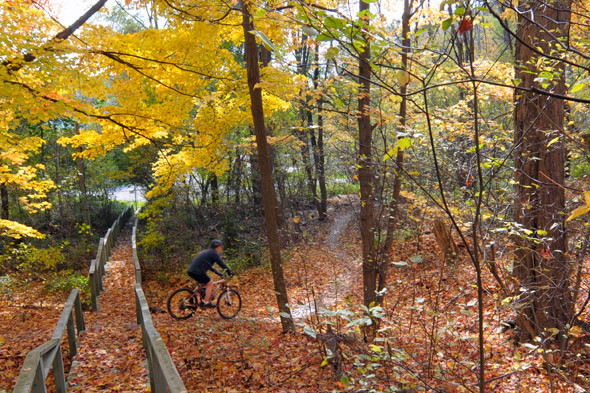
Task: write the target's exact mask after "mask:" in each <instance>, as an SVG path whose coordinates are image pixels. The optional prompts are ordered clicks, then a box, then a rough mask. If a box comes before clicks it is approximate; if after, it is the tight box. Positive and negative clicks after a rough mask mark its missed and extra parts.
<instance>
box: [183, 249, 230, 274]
mask: <svg viewBox="0 0 590 393" xmlns="http://www.w3.org/2000/svg"><path fill="white" fill-rule="evenodd" d="M215 263H217V265H218V266H219V267H220V268H221V273H224V272H225V273H226V274H229V275H231V274H232V272H231V270H230V269H229V267H227V265H226V264H225V263H224V262H223V260H222V259H221V256H220V255H219V254H218V253H217V251H215V249H214V248H208V249H206V250H204V251H201V253H200V254H199V255H197V256H196V257H194V258H193V260H192V261H191V263H190V265H188V269H187V271H188V272H190V273H207V272H208V271H209V270H211V271H213V272H215V273H217V274H219V275H221V274H220V273H219V272H218V271H217V270H215V269H214V268H213V264H215Z"/></svg>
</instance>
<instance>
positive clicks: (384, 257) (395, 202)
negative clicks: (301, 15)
mask: <svg viewBox="0 0 590 393" xmlns="http://www.w3.org/2000/svg"><path fill="white" fill-rule="evenodd" d="M413 5H414V1H413V0H404V12H403V14H402V58H401V60H402V69H404V70H408V53H409V52H410V44H411V40H410V17H411V16H412V8H413ZM406 92H407V84H404V85H403V86H400V94H401V99H402V100H401V103H400V105H399V118H400V124H399V128H400V130H401V131H402V132H404V133H405V131H406V123H407V116H408V113H407V112H408V110H407V107H408V99H407V97H406V96H405V94H406ZM403 168H404V151H403V150H402V149H398V150H397V156H396V159H395V177H394V180H393V192H392V194H391V202H390V204H389V209H388V214H389V216H388V217H387V233H386V235H385V243H384V245H383V247H382V249H381V250H380V255H379V281H378V283H377V293H378V294H379V295H378V299H377V301H378V302H379V303H382V302H383V295H382V294H383V293H384V292H383V289H385V286H386V284H387V270H388V269H387V268H388V266H389V258H390V255H391V249H392V247H393V238H394V232H395V227H396V224H397V220H398V216H399V214H398V209H399V204H400V202H399V199H400V193H401V188H402V171H403Z"/></svg>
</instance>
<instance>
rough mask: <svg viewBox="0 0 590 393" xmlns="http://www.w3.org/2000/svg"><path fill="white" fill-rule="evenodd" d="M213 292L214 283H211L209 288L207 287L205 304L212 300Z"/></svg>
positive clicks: (208, 284) (208, 285)
mask: <svg viewBox="0 0 590 393" xmlns="http://www.w3.org/2000/svg"><path fill="white" fill-rule="evenodd" d="M212 292H213V281H209V282H208V283H207V286H206V287H205V299H203V301H204V302H205V303H209V301H210V300H211V293H212Z"/></svg>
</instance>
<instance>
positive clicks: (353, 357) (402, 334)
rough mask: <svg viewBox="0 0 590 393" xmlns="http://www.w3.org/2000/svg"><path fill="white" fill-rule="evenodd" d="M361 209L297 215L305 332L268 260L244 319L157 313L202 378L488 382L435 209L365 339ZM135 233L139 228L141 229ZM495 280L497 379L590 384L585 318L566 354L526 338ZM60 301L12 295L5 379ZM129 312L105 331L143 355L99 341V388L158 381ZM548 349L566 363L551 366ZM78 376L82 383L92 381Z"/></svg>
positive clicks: (258, 385)
mask: <svg viewBox="0 0 590 393" xmlns="http://www.w3.org/2000/svg"><path fill="white" fill-rule="evenodd" d="M357 211H358V201H357V200H356V199H355V198H349V197H340V198H333V199H332V200H331V201H330V211H329V216H330V218H329V220H328V221H327V222H324V223H320V222H317V220H314V219H312V218H311V217H310V216H311V214H307V215H306V214H304V213H302V214H301V216H300V217H298V218H297V220H296V221H297V224H296V225H292V231H295V232H296V233H295V236H293V238H299V239H300V241H299V242H298V244H296V245H291V246H289V247H287V248H286V249H285V250H284V255H283V257H284V260H285V261H286V262H285V265H284V269H285V279H286V282H287V286H288V290H289V299H290V302H291V308H292V309H293V316H294V320H295V322H296V324H297V328H298V333H295V334H283V333H281V325H280V321H279V319H278V311H277V307H276V297H275V296H274V293H273V290H272V288H273V285H272V275H271V272H270V269H269V268H268V267H264V266H263V267H259V268H255V269H251V270H248V271H245V272H241V273H240V274H239V276H238V281H239V290H240V293H241V294H242V300H243V306H242V310H241V312H240V314H239V315H238V317H236V318H235V319H232V320H224V319H222V318H221V317H220V316H219V315H218V314H217V311H216V310H214V309H211V310H206V311H200V312H199V313H198V314H197V315H195V316H193V317H192V318H191V319H188V320H185V321H176V320H174V319H172V318H171V317H170V316H169V315H168V314H166V313H155V314H153V315H152V317H153V319H154V324H155V326H156V328H157V329H158V331H159V332H160V335H161V336H162V338H163V339H164V342H165V343H166V345H167V347H168V350H169V352H170V354H171V356H172V358H173V360H174V362H175V364H176V367H177V369H178V371H179V373H180V375H181V377H182V379H183V380H184V382H185V385H186V387H187V389H188V391H189V392H210V393H215V392H332V391H340V392H345V391H351V392H370V391H387V392H394V391H400V392H401V391H404V392H408V393H409V392H421V391H426V392H475V391H478V387H477V375H478V370H479V368H478V353H479V352H478V335H477V297H476V289H475V288H474V284H475V282H476V280H475V272H474V269H473V266H472V265H471V264H470V262H469V261H468V259H467V258H466V257H465V256H464V255H459V256H458V257H457V258H455V259H452V260H443V258H441V255H440V252H439V250H438V248H437V245H436V241H435V239H434V235H433V234H432V233H431V231H430V229H429V228H430V222H431V220H432V217H428V216H427V215H423V216H422V219H421V220H418V221H416V222H414V223H413V224H412V225H414V227H415V230H412V231H410V230H403V231H400V237H399V238H398V239H397V240H396V246H395V247H394V252H393V253H392V265H391V267H390V269H389V280H388V292H387V293H386V295H385V304H384V307H383V315H382V320H381V326H380V328H381V329H380V333H379V335H378V337H379V340H378V341H376V342H375V344H376V345H372V344H367V343H366V342H365V341H364V340H363V335H362V330H361V329H360V328H359V325H360V324H361V323H362V322H363V321H366V311H364V310H363V309H362V307H360V306H359V304H361V303H362V291H361V282H362V280H361V272H362V267H361V259H360V237H359V234H358V229H357V228H358V226H357V222H358V216H357ZM293 221H295V220H293ZM122 236H124V237H125V236H129V235H128V231H127V232H124V233H123V235H122ZM122 244H127V243H124V242H123V243H122ZM124 247H128V245H127V246H124ZM128 248H129V250H127V251H122V252H123V254H124V255H123V254H117V252H116V251H115V253H114V255H113V257H112V259H113V260H114V261H123V260H125V261H128V256H129V253H130V247H128ZM500 262H501V261H500V259H499V260H498V264H500ZM115 265H116V264H113V267H114V266H115ZM121 268H122V269H123V270H121V271H124V269H125V268H123V267H121ZM117 269H118V268H117ZM115 271H119V270H113V269H112V268H111V269H110V271H109V272H108V273H107V276H106V277H105V283H106V282H107V281H106V280H112V281H113V282H120V283H121V284H122V287H123V288H126V287H130V286H131V283H132V280H133V276H132V273H130V272H129V273H125V274H123V275H115V274H114V272H115ZM585 273H586V272H585ZM128 274H129V276H127V275H128ZM109 275H110V276H111V277H110V278H109ZM585 278H587V276H585ZM171 281H172V282H170V283H161V282H156V281H150V282H144V283H143V288H144V291H145V292H146V295H147V297H148V302H149V303H150V306H153V307H156V308H155V309H157V308H161V309H166V306H165V304H166V299H167V297H168V295H169V294H170V293H171V292H172V291H173V290H174V289H175V288H178V287H180V286H183V285H184V284H186V283H189V281H188V280H186V279H185V277H182V276H179V277H178V278H176V279H172V280H171ZM191 285H192V283H191ZM484 287H485V296H484V318H485V324H484V331H485V334H484V348H485V360H486V366H485V376H486V385H485V387H486V392H502V393H508V392H571V393H581V392H584V391H587V389H589V388H590V382H589V381H590V379H588V378H590V371H589V370H590V367H589V364H588V358H589V354H588V350H587V348H586V347H587V345H586V344H584V338H585V333H584V332H582V331H581V329H579V331H576V332H577V335H578V336H579V337H577V338H574V341H575V343H573V344H572V348H574V349H575V351H574V353H573V354H568V355H560V354H559V352H557V351H555V350H554V348H551V347H549V348H545V349H542V348H540V347H538V346H536V345H533V344H531V345H525V346H516V345H514V343H513V340H512V339H511V331H510V330H508V331H505V328H504V326H503V324H502V322H503V321H506V320H508V319H510V317H511V316H512V310H511V307H510V302H507V301H505V298H506V297H507V294H505V293H503V292H502V291H501V289H500V288H499V286H498V285H497V282H496V281H495V280H494V278H493V277H492V276H491V274H489V273H487V272H485V274H484ZM117 291H118V290H117ZM117 291H114V292H113V298H109V299H110V300H108V301H104V302H103V299H102V298H105V297H106V294H107V293H108V292H107V291H106V290H105V293H104V294H103V295H101V299H100V300H99V304H102V305H101V306H99V307H100V309H101V311H99V313H100V312H102V313H103V315H102V317H100V318H99V319H100V320H102V321H104V320H105V318H106V316H107V315H109V314H110V313H111V311H108V309H107V307H115V308H121V307H122V306H120V305H117V304H118V303H117V302H118V301H119V300H118V299H123V300H124V301H127V302H131V303H133V296H132V292H130V293H129V294H127V293H125V292H117ZM105 299H106V298H105ZM63 301H65V299H63V300H61V302H63ZM100 302H102V303H100ZM110 304H112V306H109V305H110ZM61 307H63V304H62V303H60V301H59V300H57V299H55V298H46V297H42V296H41V294H40V293H39V292H38V291H37V289H36V288H35V287H31V288H29V289H28V291H27V292H23V293H9V294H4V295H3V296H0V392H2V393H3V392H4V391H6V392H10V391H11V388H12V386H14V383H15V381H16V377H17V375H18V372H19V370H20V367H21V365H22V363H23V361H24V358H25V356H26V353H27V352H28V351H29V350H31V349H33V348H34V347H35V346H37V345H39V344H41V343H43V342H44V341H46V340H47V339H49V338H50V336H51V333H52V331H53V329H54V327H55V323H56V322H57V319H58V317H59V314H60V313H61ZM131 307H133V306H131ZM109 309H110V308H109ZM316 309H318V310H325V311H320V312H319V313H316V312H315V310H316ZM124 312H125V313H128V314H122V321H123V322H121V323H119V324H118V325H117V327H106V326H105V327H104V329H105V331H103V333H102V334H111V333H113V334H114V335H115V336H113V338H108V339H105V340H104V341H105V343H106V344H107V345H108V346H110V347H115V348H117V349H120V350H123V349H124V348H123V347H129V349H130V351H131V352H133V353H134V360H132V359H131V358H130V357H129V356H128V355H122V356H118V357H106V356H103V357H102V358H101V356H99V355H101V354H103V352H102V351H103V350H99V352H95V353H94V354H89V355H88V356H89V357H90V358H91V359H94V360H91V362H94V363H92V367H97V368H99V369H100V368H101V367H102V368H104V372H102V373H101V375H106V376H108V377H109V378H108V379H107V380H106V381H103V382H102V383H105V385H97V386H95V387H96V389H94V388H93V389H91V390H92V391H105V392H107V391H146V390H147V387H146V382H145V381H146V380H147V376H146V371H145V368H143V367H141V365H143V363H144V360H143V359H144V355H143V351H142V350H141V349H140V348H139V347H138V346H137V343H138V341H137V340H138V335H139V333H138V332H139V329H138V328H137V326H135V325H134V324H135V317H134V312H135V309H134V308H131V309H130V310H124ZM91 315H92V314H90V313H85V319H86V318H88V322H87V329H88V330H89V331H92V330H94V329H97V327H96V326H97V325H96V324H97V323H99V322H97V320H96V318H98V317H99V316H98V315H97V316H91ZM109 318H110V317H109ZM117 318H119V317H117ZM583 319H586V320H588V318H587V317H586V318H583ZM101 328H102V327H101ZM85 335H86V333H84V334H83V335H82V340H81V341H82V345H85V344H86V346H91V345H94V344H95V343H94V340H95V339H94V338H91V337H90V335H88V337H87V338H85V337H84V336H85ZM574 335H576V334H574ZM85 340H86V341H85ZM576 345H577V346H576ZM104 351H107V350H106V349H105V350H104ZM548 363H551V364H553V365H554V367H553V368H550V371H548V368H547V367H546V364H548ZM89 367H90V366H89ZM108 369H114V370H115V371H116V372H112V373H109V372H107V371H106V370H108ZM75 370H80V372H85V371H84V370H86V369H85V368H79V366H76V367H75ZM71 382H72V386H71V388H73V389H76V388H77V386H81V385H77V384H76V383H75V381H74V380H71ZM106 383H108V384H106ZM78 389H79V391H83V390H82V389H81V388H78Z"/></svg>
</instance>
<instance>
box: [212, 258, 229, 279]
mask: <svg viewBox="0 0 590 393" xmlns="http://www.w3.org/2000/svg"><path fill="white" fill-rule="evenodd" d="M215 262H216V263H217V265H219V267H220V268H221V271H222V272H223V273H224V274H227V275H228V276H233V273H232V271H231V269H230V268H229V267H227V265H226V264H225V263H224V262H223V260H222V259H221V257H219V258H216V259H215ZM211 269H212V270H213V267H211ZM213 271H214V272H215V273H217V271H216V270H213ZM217 274H219V273H217ZM219 275H220V276H221V274H219Z"/></svg>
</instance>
